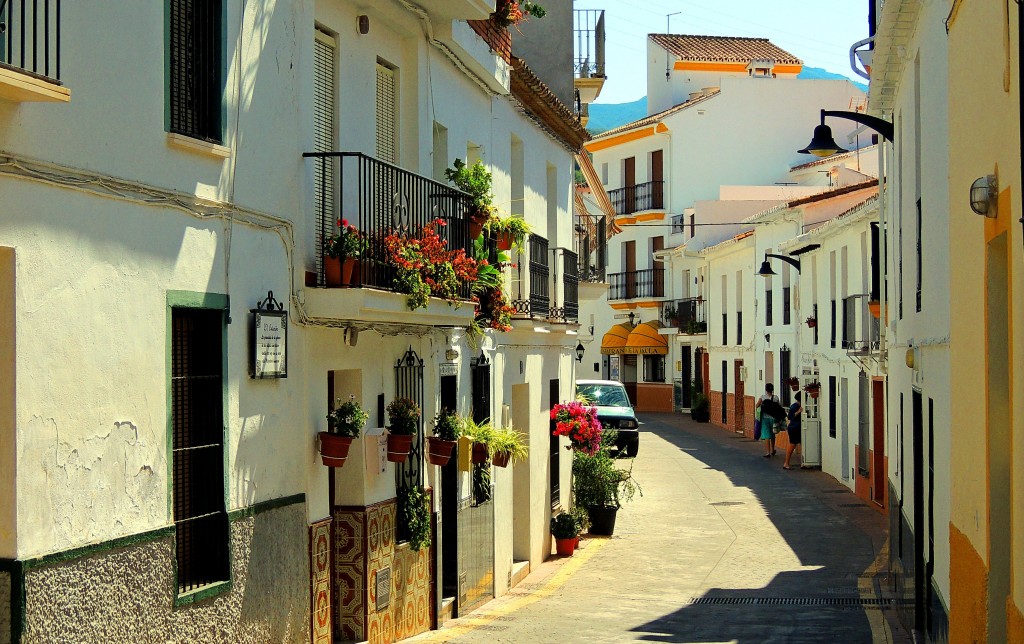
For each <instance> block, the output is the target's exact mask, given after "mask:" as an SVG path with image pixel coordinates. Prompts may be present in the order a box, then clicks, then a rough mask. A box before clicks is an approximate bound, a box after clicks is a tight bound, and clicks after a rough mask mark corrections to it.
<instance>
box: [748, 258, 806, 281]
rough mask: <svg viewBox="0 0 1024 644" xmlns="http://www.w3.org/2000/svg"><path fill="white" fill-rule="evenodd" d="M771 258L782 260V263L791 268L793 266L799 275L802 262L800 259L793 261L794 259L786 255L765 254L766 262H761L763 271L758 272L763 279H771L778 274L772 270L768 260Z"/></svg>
mask: <svg viewBox="0 0 1024 644" xmlns="http://www.w3.org/2000/svg"><path fill="white" fill-rule="evenodd" d="M769 257H774V258H775V259H781V260H782V261H784V262H786V263H787V264H789V265H790V266H793V267H794V268H796V272H797V273H799V272H800V260H799V259H793V258H792V257H788V256H786V255H776V254H774V253H765V254H764V261H763V262H761V269H760V270H759V271H757V274H758V275H760V276H761V277H771V276H773V275H776V274H777V273H776V272H775V271H773V270H772V267H771V264H769V263H768V258H769Z"/></svg>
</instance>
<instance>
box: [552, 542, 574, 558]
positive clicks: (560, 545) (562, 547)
mask: <svg viewBox="0 0 1024 644" xmlns="http://www.w3.org/2000/svg"><path fill="white" fill-rule="evenodd" d="M578 541H579V537H573V538H572V539H555V552H557V553H558V554H560V555H563V556H565V557H571V556H572V553H573V552H575V550H576V543H577V542H578Z"/></svg>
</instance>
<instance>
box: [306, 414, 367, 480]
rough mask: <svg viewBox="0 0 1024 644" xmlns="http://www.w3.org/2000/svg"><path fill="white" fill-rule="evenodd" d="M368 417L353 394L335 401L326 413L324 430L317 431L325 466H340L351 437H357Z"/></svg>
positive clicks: (345, 455)
mask: <svg viewBox="0 0 1024 644" xmlns="http://www.w3.org/2000/svg"><path fill="white" fill-rule="evenodd" d="M369 417H370V415H369V414H368V413H366V412H365V411H363V408H362V407H360V406H359V403H357V402H356V397H355V396H349V399H348V401H347V402H345V403H342V402H341V401H340V400H338V401H336V402H335V407H334V409H333V410H331V413H329V414H327V427H328V430H327V431H326V432H319V433H318V434H317V436H319V438H320V458H321V460H323V463H324V465H326V466H327V467H341V466H342V465H344V464H345V459H347V458H348V451H349V448H350V447H351V446H352V439H353V438H358V437H359V432H361V431H362V429H363V425H365V424H366V420H367V419H368V418H369Z"/></svg>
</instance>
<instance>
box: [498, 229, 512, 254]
mask: <svg viewBox="0 0 1024 644" xmlns="http://www.w3.org/2000/svg"><path fill="white" fill-rule="evenodd" d="M512 242H513V238H512V233H500V234H499V235H498V250H512Z"/></svg>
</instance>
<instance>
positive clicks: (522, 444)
mask: <svg viewBox="0 0 1024 644" xmlns="http://www.w3.org/2000/svg"><path fill="white" fill-rule="evenodd" d="M488 447H489V448H490V450H491V462H492V463H494V465H495V466H497V467H507V466H508V464H509V463H511V464H512V465H515V464H516V463H518V462H519V461H523V460H526V457H527V456H528V455H529V453H530V448H529V447H528V446H527V445H526V436H525V435H523V434H521V433H519V432H517V431H516V430H515V429H514V428H512V427H502V428H501V429H495V430H494V431H493V432H492V433H491V436H490V440H489V441H488Z"/></svg>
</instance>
